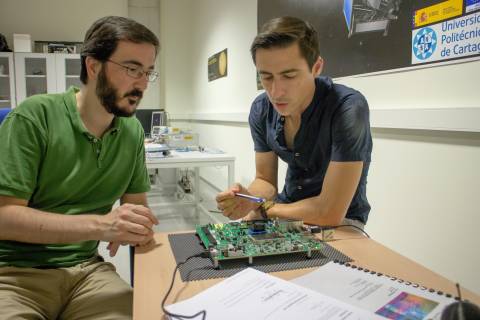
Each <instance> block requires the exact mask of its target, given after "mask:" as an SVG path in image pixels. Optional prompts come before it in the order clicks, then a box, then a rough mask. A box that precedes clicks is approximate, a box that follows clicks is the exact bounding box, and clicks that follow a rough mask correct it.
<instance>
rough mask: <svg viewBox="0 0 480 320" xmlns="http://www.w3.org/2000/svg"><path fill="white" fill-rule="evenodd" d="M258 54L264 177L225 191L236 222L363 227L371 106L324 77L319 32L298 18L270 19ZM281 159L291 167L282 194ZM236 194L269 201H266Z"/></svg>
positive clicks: (221, 201)
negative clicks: (279, 188)
mask: <svg viewBox="0 0 480 320" xmlns="http://www.w3.org/2000/svg"><path fill="white" fill-rule="evenodd" d="M251 54H252V58H253V61H254V63H255V65H256V68H257V71H258V73H259V76H260V79H261V82H262V85H263V87H264V88H265V93H263V94H261V95H259V96H258V97H257V98H256V99H255V101H254V102H253V103H252V107H251V110H250V115H249V124H250V130H251V134H252V138H253V142H254V147H255V166H256V175H255V179H254V181H253V182H252V183H251V184H250V185H249V187H248V188H245V187H243V186H242V185H240V184H235V185H234V186H232V187H231V188H230V189H229V190H227V191H224V192H221V193H219V194H218V195H217V198H216V200H217V205H218V208H219V209H220V210H222V211H223V214H224V215H225V216H227V217H229V218H231V219H239V218H245V219H259V218H262V217H263V218H267V217H268V218H275V217H278V218H289V219H299V220H303V221H304V222H305V223H309V224H316V225H339V224H345V223H346V224H352V225H355V226H358V227H361V228H363V226H364V225H365V223H366V222H367V218H368V213H369V211H370V205H369V203H368V201H367V197H366V184H367V174H368V168H369V165H370V155H371V151H372V138H371V133H370V124H369V110H368V104H367V101H366V100H365V98H364V97H363V95H362V94H361V93H360V92H358V91H356V90H354V89H351V88H348V87H346V86H343V85H338V84H334V83H333V82H332V80H331V79H330V78H328V77H319V75H320V73H321V71H322V67H323V59H322V58H321V57H320V54H319V44H318V36H317V32H316V31H315V29H314V28H313V27H312V26H311V25H310V24H309V23H308V22H304V21H302V20H300V19H297V18H293V17H282V18H276V19H273V20H270V21H269V22H267V23H266V24H265V25H264V26H263V28H262V30H261V32H260V33H259V34H258V35H257V36H256V38H255V39H254V41H253V43H252V46H251ZM278 158H280V159H282V160H283V161H285V162H286V163H287V164H288V170H287V174H286V178H285V186H284V188H283V191H282V192H281V193H280V194H277V175H278ZM235 193H244V194H250V195H254V196H258V197H262V198H265V199H268V200H272V201H267V202H265V203H264V204H262V205H260V204H259V203H255V202H252V201H249V200H247V199H245V198H241V197H236V196H235Z"/></svg>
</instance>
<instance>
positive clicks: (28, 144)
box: [0, 112, 46, 200]
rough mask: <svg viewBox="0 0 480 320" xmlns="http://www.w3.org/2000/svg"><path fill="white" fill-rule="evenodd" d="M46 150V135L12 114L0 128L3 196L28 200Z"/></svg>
mask: <svg viewBox="0 0 480 320" xmlns="http://www.w3.org/2000/svg"><path fill="white" fill-rule="evenodd" d="M45 150H46V135H45V133H44V132H43V131H42V130H41V129H40V128H39V127H38V126H36V125H35V124H34V122H33V121H32V120H30V119H28V118H27V117H25V116H23V115H21V114H19V113H16V112H11V113H10V115H9V116H8V117H7V118H6V119H5V120H4V122H3V123H2V125H1V126H0V163H1V165H0V194H1V195H4V196H11V197H16V198H20V199H25V200H29V199H30V197H31V196H32V194H33V192H34V190H35V187H36V184H37V176H38V172H39V168H40V165H41V159H42V158H43V156H44V154H45Z"/></svg>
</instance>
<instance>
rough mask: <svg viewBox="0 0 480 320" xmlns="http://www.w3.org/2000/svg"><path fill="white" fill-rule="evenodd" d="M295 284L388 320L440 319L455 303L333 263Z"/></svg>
mask: <svg viewBox="0 0 480 320" xmlns="http://www.w3.org/2000/svg"><path fill="white" fill-rule="evenodd" d="M292 282H293V283H296V284H298V285H301V286H304V287H306V288H310V289H312V290H315V291H317V292H319V293H323V294H326V295H328V296H330V297H332V298H336V299H338V300H341V301H343V302H346V303H347V304H349V305H353V306H356V307H359V308H361V309H364V310H368V311H370V312H373V313H375V314H377V315H381V316H383V317H385V318H387V319H419V320H420V319H440V316H441V313H442V311H443V309H444V308H445V307H446V306H447V305H449V304H450V303H452V302H454V300H453V299H452V298H448V297H446V296H444V295H443V294H438V293H437V292H429V291H428V290H425V289H423V290H422V289H420V288H418V287H415V286H413V285H412V284H410V283H405V282H404V281H403V280H398V279H392V278H390V277H388V276H385V275H381V274H377V273H371V272H369V271H365V270H359V269H354V268H352V267H349V266H345V265H341V264H338V263H334V262H329V263H327V264H326V265H324V266H322V267H319V268H318V269H316V270H315V271H313V272H311V273H308V274H305V275H303V276H301V277H299V278H296V279H294V280H292Z"/></svg>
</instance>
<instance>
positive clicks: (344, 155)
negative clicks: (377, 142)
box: [331, 93, 372, 162]
mask: <svg viewBox="0 0 480 320" xmlns="http://www.w3.org/2000/svg"><path fill="white" fill-rule="evenodd" d="M371 152H372V136H371V132H370V120H369V110H368V103H367V101H366V100H365V98H364V97H363V96H362V95H361V94H360V93H355V94H352V95H350V96H348V97H347V98H346V99H345V101H343V103H341V104H340V106H339V107H338V109H337V110H336V111H335V115H334V117H333V124H332V158H331V160H332V161H366V162H370V160H371Z"/></svg>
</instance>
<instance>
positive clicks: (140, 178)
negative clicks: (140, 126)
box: [125, 130, 150, 193]
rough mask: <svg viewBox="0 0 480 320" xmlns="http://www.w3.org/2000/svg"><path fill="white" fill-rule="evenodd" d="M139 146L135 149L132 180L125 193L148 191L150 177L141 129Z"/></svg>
mask: <svg viewBox="0 0 480 320" xmlns="http://www.w3.org/2000/svg"><path fill="white" fill-rule="evenodd" d="M139 136H140V138H141V139H139V145H140V146H139V148H138V150H137V158H136V160H135V169H134V172H133V176H132V180H131V181H130V184H129V185H128V188H127V190H126V191H125V193H143V192H148V191H150V179H149V177H148V171H147V164H146V160H145V144H144V133H143V130H142V132H141V134H140V135H139Z"/></svg>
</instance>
